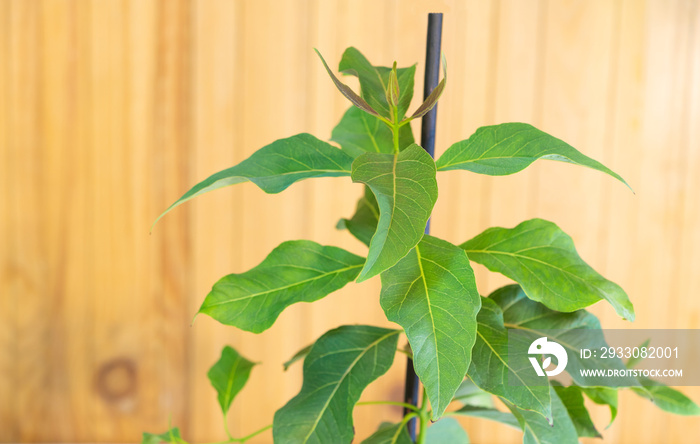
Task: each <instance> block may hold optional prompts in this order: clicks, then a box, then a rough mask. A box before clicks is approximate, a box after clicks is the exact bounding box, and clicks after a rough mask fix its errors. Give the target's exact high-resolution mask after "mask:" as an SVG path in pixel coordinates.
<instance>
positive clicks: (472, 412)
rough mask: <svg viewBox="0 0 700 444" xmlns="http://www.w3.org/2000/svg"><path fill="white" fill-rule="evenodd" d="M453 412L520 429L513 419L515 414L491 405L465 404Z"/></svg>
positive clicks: (516, 421)
mask: <svg viewBox="0 0 700 444" xmlns="http://www.w3.org/2000/svg"><path fill="white" fill-rule="evenodd" d="M453 414H457V415H464V416H473V417H475V418H482V419H488V420H490V421H495V422H500V423H501V424H505V425H507V426H510V427H513V428H516V429H518V430H520V429H521V427H520V423H519V422H518V420H517V419H515V416H513V414H512V413H508V412H502V411H500V410H497V409H495V408H493V407H476V406H471V405H465V406H464V407H462V408H461V409H459V410H456V411H454V412H453Z"/></svg>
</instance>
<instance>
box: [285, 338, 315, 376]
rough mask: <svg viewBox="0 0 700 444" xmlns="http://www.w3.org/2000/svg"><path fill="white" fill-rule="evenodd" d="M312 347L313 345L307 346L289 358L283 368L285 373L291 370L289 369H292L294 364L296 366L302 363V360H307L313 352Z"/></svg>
mask: <svg viewBox="0 0 700 444" xmlns="http://www.w3.org/2000/svg"><path fill="white" fill-rule="evenodd" d="M311 347H313V344H311V345H307V346H306V347H304V348H302V349H301V350H299V351H298V352H296V353H295V354H294V356H292V357H291V358H289V360H288V361H286V362H284V363H283V364H282V366H283V367H284V371H285V372H286V371H287V370H289V367H291V366H292V364H294V363H295V362H297V361H301V360H302V359H304V358H306V356H307V355H308V354H309V352H310V351H311Z"/></svg>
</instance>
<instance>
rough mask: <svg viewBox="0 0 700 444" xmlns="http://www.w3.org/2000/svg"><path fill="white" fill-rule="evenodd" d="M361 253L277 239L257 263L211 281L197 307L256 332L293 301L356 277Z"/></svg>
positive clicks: (310, 298) (312, 298) (315, 297)
mask: <svg viewBox="0 0 700 444" xmlns="http://www.w3.org/2000/svg"><path fill="white" fill-rule="evenodd" d="M363 263H364V259H363V258H361V257H359V256H356V255H354V254H352V253H349V252H347V251H345V250H343V249H341V248H338V247H328V246H322V245H319V244H317V243H316V242H312V241H306V240H299V241H288V242H284V243H282V244H280V245H279V246H278V247H277V248H275V249H274V250H272V252H271V253H270V254H269V255H268V256H267V257H266V258H265V260H264V261H262V262H261V263H260V264H259V265H258V266H256V267H255V268H252V269H251V270H248V271H246V272H245V273H241V274H230V275H228V276H225V277H223V278H221V280H219V282H217V283H216V284H214V288H213V289H212V290H211V292H210V293H209V294H208V295H207V297H206V299H204V303H203V304H202V307H201V308H200V309H199V313H204V314H207V315H209V316H211V317H212V318H214V319H216V320H217V321H219V322H221V323H222V324H226V325H233V326H235V327H238V328H240V329H242V330H246V331H251V332H253V333H260V332H262V331H264V330H266V329H268V328H270V327H271V326H272V324H273V323H274V322H275V320H276V319H277V316H279V314H280V313H282V311H283V310H284V309H285V308H287V307H288V306H290V305H292V304H294V303H297V302H313V301H316V300H318V299H321V298H322V297H324V296H326V295H328V294H330V293H332V292H334V291H336V290H338V289H340V288H342V287H343V286H345V284H347V283H348V282H350V281H352V280H353V279H355V277H357V274H358V273H359V271H360V268H362V264H363Z"/></svg>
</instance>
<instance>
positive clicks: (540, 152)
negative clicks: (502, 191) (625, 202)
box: [437, 123, 631, 189]
mask: <svg viewBox="0 0 700 444" xmlns="http://www.w3.org/2000/svg"><path fill="white" fill-rule="evenodd" d="M537 159H549V160H558V161H561V162H568V163H573V164H576V165H583V166H586V167H589V168H593V169H594V170H598V171H602V172H603V173H606V174H608V175H610V176H612V177H614V178H615V179H617V180H619V181H620V182H622V183H624V184H625V185H627V187H629V185H628V184H627V182H625V180H624V179H623V178H622V177H620V176H619V175H618V174H617V173H615V172H613V171H612V170H610V169H608V168H607V167H605V166H604V165H603V164H601V163H600V162H598V161H596V160H593V159H591V158H590V157H587V156H584V155H583V154H581V153H580V152H578V151H577V150H576V149H575V148H574V147H572V146H571V145H569V144H568V143H566V142H564V141H562V140H560V139H557V138H556V137H554V136H550V135H549V134H547V133H545V132H543V131H540V130H538V129H537V128H535V127H534V126H532V125H528V124H527V123H503V124H500V125H493V126H484V127H481V128H479V129H477V130H476V132H475V133H474V134H473V135H472V136H471V137H470V138H469V139H467V140H462V141H461V142H457V143H455V144H454V145H452V146H451V147H449V148H448V149H447V151H445V152H444V153H443V155H442V156H440V159H439V160H438V161H437V165H438V169H439V170H440V171H449V170H468V171H471V172H474V173H479V174H488V175H489V176H505V175H508V174H513V173H517V172H518V171H522V170H524V169H525V168H527V167H528V166H529V165H530V164H531V163H532V162H534V161H535V160H537ZM630 189H631V188H630Z"/></svg>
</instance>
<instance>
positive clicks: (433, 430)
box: [425, 418, 469, 444]
mask: <svg viewBox="0 0 700 444" xmlns="http://www.w3.org/2000/svg"><path fill="white" fill-rule="evenodd" d="M447 443H449V444H469V436H468V435H467V432H465V431H464V429H463V428H462V426H461V425H459V422H457V420H456V419H454V418H442V419H441V420H440V421H438V422H436V423H435V424H433V425H431V426H430V427H428V431H427V432H426V434H425V444H447Z"/></svg>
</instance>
